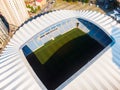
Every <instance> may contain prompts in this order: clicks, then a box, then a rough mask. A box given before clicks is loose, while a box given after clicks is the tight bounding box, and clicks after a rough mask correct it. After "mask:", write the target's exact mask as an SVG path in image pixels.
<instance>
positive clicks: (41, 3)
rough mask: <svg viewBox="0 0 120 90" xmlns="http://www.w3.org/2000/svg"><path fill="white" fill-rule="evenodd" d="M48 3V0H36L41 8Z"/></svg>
mask: <svg viewBox="0 0 120 90" xmlns="http://www.w3.org/2000/svg"><path fill="white" fill-rule="evenodd" d="M46 4H47V2H46V0H36V5H38V6H40V8H41V9H43V8H45V6H46Z"/></svg>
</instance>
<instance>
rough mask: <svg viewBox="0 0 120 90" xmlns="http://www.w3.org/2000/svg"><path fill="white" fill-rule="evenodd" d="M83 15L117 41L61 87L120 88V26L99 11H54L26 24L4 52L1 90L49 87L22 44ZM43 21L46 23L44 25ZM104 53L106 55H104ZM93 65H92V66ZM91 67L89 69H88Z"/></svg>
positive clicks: (75, 89) (82, 89)
mask: <svg viewBox="0 0 120 90" xmlns="http://www.w3.org/2000/svg"><path fill="white" fill-rule="evenodd" d="M73 17H76V18H78V17H80V18H83V19H85V20H88V21H90V22H92V23H94V24H96V25H98V26H99V27H101V28H102V29H103V30H105V32H107V33H109V34H110V35H111V36H112V37H113V38H114V40H115V43H114V45H112V46H110V45H109V46H108V47H110V48H109V49H107V50H104V51H103V52H101V53H100V54H101V56H100V57H99V58H96V59H97V60H92V61H90V62H88V64H87V65H85V66H84V67H83V68H82V69H81V71H80V72H79V71H78V72H77V73H75V75H74V76H72V77H71V78H69V79H68V80H67V81H66V82H64V83H63V84H62V85H61V86H60V87H58V88H57V89H58V90H61V89H63V90H91V89H92V90H119V89H120V69H119V66H120V25H119V24H118V23H117V22H116V21H114V20H113V19H112V18H110V17H109V16H106V15H103V14H101V13H99V12H96V11H84V10H80V11H72V10H59V11H53V12H50V13H47V14H44V15H41V16H39V15H38V17H36V18H35V19H33V20H31V21H28V22H27V23H25V24H24V25H22V26H21V27H20V28H19V30H18V31H17V32H16V33H15V35H14V36H13V37H12V39H11V40H10V42H9V43H8V45H7V46H6V48H5V49H4V51H3V52H2V54H0V89H1V90H3V89H5V90H14V89H15V90H23V89H25V90H26V89H29V90H41V89H46V87H45V86H44V85H43V84H42V82H41V81H40V80H39V79H38V77H37V75H36V74H35V73H34V71H33V70H32V68H31V67H30V65H29V63H28V62H27V60H26V58H25V56H24V54H23V52H22V50H21V49H20V48H21V46H22V45H23V44H24V43H25V42H27V41H28V40H29V39H31V38H32V37H33V36H34V35H36V34H37V33H38V32H40V31H41V30H43V29H45V28H46V27H49V26H51V25H53V24H54V23H57V22H59V21H61V20H64V19H68V18H73ZM40 24H42V25H40ZM103 53H104V54H103ZM88 66H89V67H88ZM86 67H87V68H86Z"/></svg>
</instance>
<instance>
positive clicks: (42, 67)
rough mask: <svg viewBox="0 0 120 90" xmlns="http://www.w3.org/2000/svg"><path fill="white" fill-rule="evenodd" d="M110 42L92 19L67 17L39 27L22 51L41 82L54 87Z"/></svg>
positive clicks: (51, 87)
mask: <svg viewBox="0 0 120 90" xmlns="http://www.w3.org/2000/svg"><path fill="white" fill-rule="evenodd" d="M111 43H113V41H112V38H111V37H110V36H109V35H108V34H107V33H106V32H104V31H103V30H102V29H101V28H100V27H98V26H97V25H95V24H93V23H92V22H90V21H87V20H85V19H81V18H69V19H65V20H62V21H60V22H57V23H55V24H53V25H51V26H49V27H47V28H45V29H44V30H41V31H40V32H39V33H37V34H36V35H35V36H34V37H32V38H31V39H30V40H28V41H27V42H26V43H25V44H24V45H23V46H22V50H23V52H24V55H25V56H26V58H27V60H28V62H29V64H30V65H31V67H32V68H33V70H34V71H35V73H36V74H37V76H38V77H39V78H40V80H41V81H42V83H43V84H44V85H45V86H46V87H47V89H49V90H54V89H56V88H57V87H58V86H60V85H61V84H62V83H63V82H65V81H66V80H67V79H69V78H70V77H71V76H72V75H74V74H75V73H76V72H77V71H78V70H80V69H81V68H82V67H84V66H85V65H86V64H87V63H88V62H90V61H91V60H93V59H94V58H95V57H96V56H97V57H99V56H98V54H100V52H101V51H102V50H104V49H105V48H106V47H107V46H108V45H109V44H111Z"/></svg>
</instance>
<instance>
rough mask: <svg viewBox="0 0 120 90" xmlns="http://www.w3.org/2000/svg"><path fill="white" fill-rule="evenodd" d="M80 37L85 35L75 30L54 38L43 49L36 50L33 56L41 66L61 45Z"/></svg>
mask: <svg viewBox="0 0 120 90" xmlns="http://www.w3.org/2000/svg"><path fill="white" fill-rule="evenodd" d="M82 35H85V33H84V32H83V31H82V30H79V29H77V28H75V29H73V30H71V31H69V32H67V33H65V34H63V35H60V36H58V37H56V38H55V39H54V40H50V41H49V42H47V43H46V44H45V45H44V46H43V47H41V48H39V49H38V50H36V51H35V52H34V54H35V55H36V57H37V58H38V60H39V61H40V62H41V64H45V63H46V62H47V61H48V60H49V58H50V57H51V56H52V55H53V54H54V53H55V52H57V50H58V49H60V48H61V47H62V46H63V45H65V44H66V43H68V42H69V41H71V40H73V39H75V38H77V37H80V36H82Z"/></svg>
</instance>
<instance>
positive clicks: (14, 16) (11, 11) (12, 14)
mask: <svg viewBox="0 0 120 90" xmlns="http://www.w3.org/2000/svg"><path fill="white" fill-rule="evenodd" d="M0 4H1V5H0V12H1V13H2V15H3V16H4V17H5V18H6V19H7V21H8V23H9V24H12V25H15V26H20V25H21V24H22V23H23V22H24V21H26V20H27V19H28V18H29V14H28V12H27V10H26V5H25V2H24V0H0Z"/></svg>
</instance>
